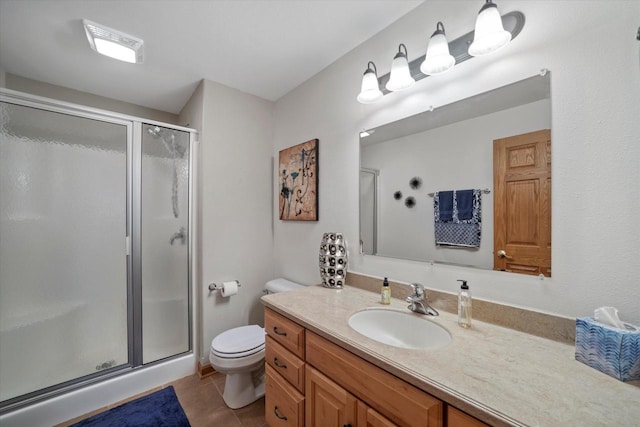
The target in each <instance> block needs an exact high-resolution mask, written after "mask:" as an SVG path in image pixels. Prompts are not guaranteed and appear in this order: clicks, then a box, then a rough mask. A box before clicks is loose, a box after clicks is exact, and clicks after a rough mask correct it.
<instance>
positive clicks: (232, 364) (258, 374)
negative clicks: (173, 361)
mask: <svg viewBox="0 0 640 427" xmlns="http://www.w3.org/2000/svg"><path fill="white" fill-rule="evenodd" d="M302 287H303V285H300V284H298V283H294V282H291V281H289V280H286V279H274V280H270V281H268V282H267V283H266V284H265V289H266V291H267V293H277V292H287V291H292V290H296V289H300V288H302ZM264 337H265V331H264V328H263V327H261V326H258V325H248V326H240V327H237V328H233V329H229V330H227V331H224V332H222V333H221V334H219V335H217V336H216V337H215V338H214V339H213V341H211V352H210V353H209V361H210V362H211V366H212V367H213V369H215V370H216V371H218V372H221V373H223V374H226V376H227V378H226V381H225V384H224V393H223V394H222V398H223V399H224V403H225V404H226V405H227V406H228V407H229V408H231V409H238V408H242V407H243V406H247V405H249V404H250V403H253V402H255V401H256V400H258V399H260V398H261V397H262V396H264Z"/></svg>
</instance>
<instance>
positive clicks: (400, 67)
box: [385, 43, 416, 92]
mask: <svg viewBox="0 0 640 427" xmlns="http://www.w3.org/2000/svg"><path fill="white" fill-rule="evenodd" d="M403 48H404V52H403V51H402V49H403ZM407 56H408V53H407V47H406V46H405V45H404V44H403V43H400V45H399V46H398V53H396V56H394V58H393V62H392V63H391V77H389V81H388V82H387V85H386V86H385V87H386V88H387V90H390V91H391V92H398V91H400V90H404V89H407V88H410V87H411V86H413V84H414V83H415V82H416V81H415V80H414V79H413V77H411V71H409V61H408V60H407Z"/></svg>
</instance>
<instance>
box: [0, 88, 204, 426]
mask: <svg viewBox="0 0 640 427" xmlns="http://www.w3.org/2000/svg"><path fill="white" fill-rule="evenodd" d="M0 102H5V103H8V104H14V105H19V106H24V107H30V108H35V109H39V110H44V111H50V112H54V113H60V114H66V115H71V116H75V117H81V118H86V119H90V120H97V121H101V122H106V123H113V124H117V125H123V126H126V129H127V132H126V135H127V143H126V175H127V176H126V235H125V236H124V242H123V244H124V246H125V254H126V272H127V355H128V360H127V363H125V364H122V365H118V366H115V367H113V368H109V369H105V370H102V371H98V372H95V373H91V374H87V375H84V376H81V377H77V378H74V379H71V380H67V381H64V382H62V383H59V384H54V385H52V386H48V387H46V388H43V389H39V390H36V391H33V392H30V393H27V394H23V395H20V396H16V397H13V398H10V399H7V400H6V401H4V402H2V404H1V405H0V415H2V414H5V413H8V412H11V411H14V410H16V409H19V408H23V407H25V406H29V405H32V404H34V403H37V402H40V401H43V400H47V399H50V398H53V397H56V396H60V395H62V394H65V393H68V392H70V391H73V390H77V389H79V388H83V387H86V386H89V385H92V384H96V383H99V382H102V381H106V380H109V379H111V378H114V377H117V376H121V375H126V374H128V373H131V372H133V371H135V370H139V369H144V368H146V367H149V366H153V365H157V364H160V363H163V362H165V361H168V360H172V359H176V358H179V357H182V356H184V355H187V354H192V353H193V351H194V342H195V339H194V338H195V336H194V334H195V332H196V327H195V323H194V320H195V316H194V308H195V305H194V301H193V297H194V294H195V292H194V271H193V269H194V264H193V261H194V260H195V259H196V257H195V249H196V245H195V238H192V236H195V234H194V233H195V232H196V231H197V230H196V221H195V209H194V207H195V198H194V196H195V194H194V190H195V181H194V180H195V173H194V172H196V170H195V167H196V165H197V158H196V150H197V146H198V144H197V139H196V135H197V131H196V130H195V129H191V128H187V127H182V126H177V125H173V124H170V123H164V122H159V121H155V120H148V119H145V118H141V117H136V116H130V115H126V114H121V113H116V112H112V111H108V110H101V109H98V108H93V107H87V106H83V105H79V104H74V103H69V102H65V101H59V100H55V99H51V98H45V97H41V96H37V95H32V94H27V93H23V92H19V91H14V90H11V89H6V88H1V87H0ZM144 124H148V125H153V126H161V127H165V128H169V129H173V130H177V131H183V132H188V133H189V159H188V164H189V166H188V167H189V179H188V203H187V206H188V214H187V218H188V222H189V224H188V232H187V243H186V245H187V289H188V295H187V299H188V307H187V319H188V331H187V334H188V349H187V350H186V351H184V352H181V353H177V354H174V355H172V356H169V357H166V358H163V359H160V360H156V361H153V362H149V363H146V364H143V362H142V356H143V354H142V346H143V337H142V326H143V325H142V261H141V260H142V233H141V229H142V197H141V192H142V126H143V125H144Z"/></svg>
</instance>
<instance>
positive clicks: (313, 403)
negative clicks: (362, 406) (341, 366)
mask: <svg viewBox="0 0 640 427" xmlns="http://www.w3.org/2000/svg"><path fill="white" fill-rule="evenodd" d="M305 382H306V393H305V400H306V403H305V420H306V423H305V426H306V427H346V426H352V427H355V425H356V409H357V400H356V398H355V397H354V396H353V395H352V394H351V393H349V392H347V391H346V390H345V389H343V388H342V387H340V386H339V385H337V384H336V383H334V382H333V381H331V380H330V379H329V378H328V377H326V376H325V375H323V374H322V373H320V371H318V370H316V369H314V368H312V367H311V366H309V365H307V366H306V372H305Z"/></svg>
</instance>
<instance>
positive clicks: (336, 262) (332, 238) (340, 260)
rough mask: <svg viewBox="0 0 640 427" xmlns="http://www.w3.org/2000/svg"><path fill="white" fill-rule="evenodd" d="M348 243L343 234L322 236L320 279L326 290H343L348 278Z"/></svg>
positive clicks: (330, 233)
mask: <svg viewBox="0 0 640 427" xmlns="http://www.w3.org/2000/svg"><path fill="white" fill-rule="evenodd" d="M347 258H348V255H347V241H346V240H345V238H344V235H343V234H342V233H335V232H329V233H324V234H323V235H322V242H321V243H320V255H319V263H318V264H319V266H320V277H321V278H322V286H324V287H326V288H342V286H344V281H345V278H346V277H347Z"/></svg>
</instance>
